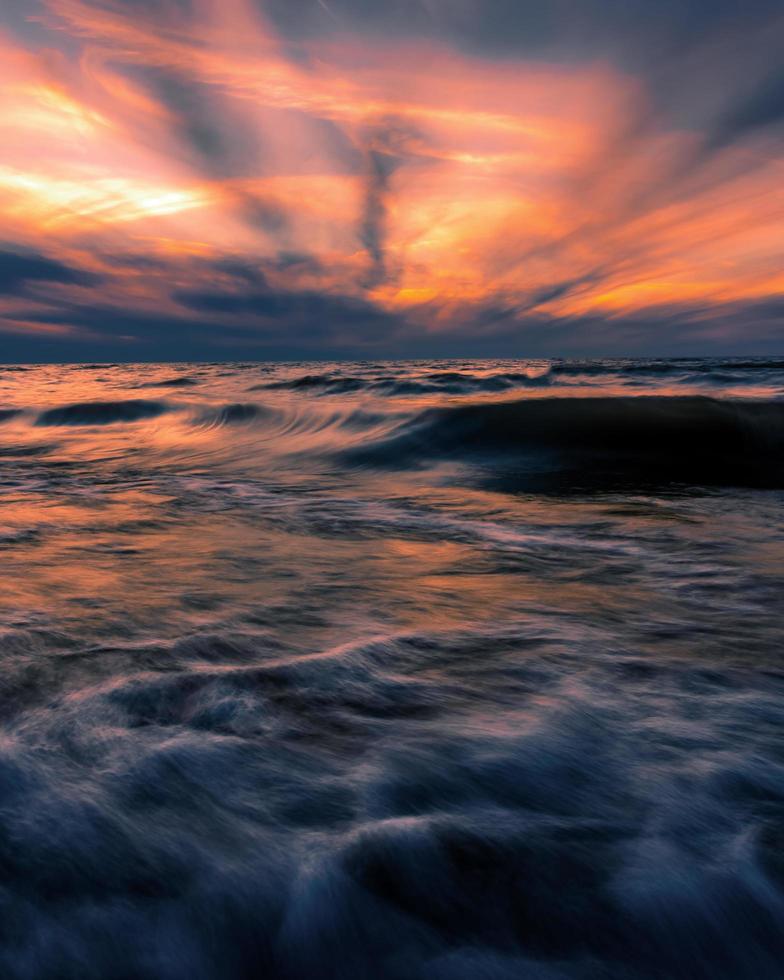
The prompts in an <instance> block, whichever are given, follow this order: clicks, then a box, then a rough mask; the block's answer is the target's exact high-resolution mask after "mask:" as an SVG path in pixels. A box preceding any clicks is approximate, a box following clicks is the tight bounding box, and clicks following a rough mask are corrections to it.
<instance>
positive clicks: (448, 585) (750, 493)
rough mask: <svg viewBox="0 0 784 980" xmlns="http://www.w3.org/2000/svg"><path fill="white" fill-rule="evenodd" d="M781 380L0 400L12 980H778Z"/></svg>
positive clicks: (0, 865)
mask: <svg viewBox="0 0 784 980" xmlns="http://www.w3.org/2000/svg"><path fill="white" fill-rule="evenodd" d="M782 488H784V361H778V362H776V361H769V360H768V361H765V360H753V359H752V360H748V361H740V360H694V361H691V360H684V361H660V360H656V361H640V360H634V361H586V362H583V363H577V362H568V361H564V362H520V361H516V362H486V361H479V362H465V363H463V362H455V361H450V362H435V361H429V362H417V363H409V362H406V363H403V362H399V363H361V364H328V365H324V364H319V365H313V364H310V365H307V364H293V365H292V364H289V365H279V366H270V365H259V364H215V365H196V364H187V365H177V366H174V367H173V366H171V365H133V366H117V365H90V366H73V367H63V366H47V367H17V368H11V367H8V368H4V369H2V370H0V490H1V491H2V493H1V494H0V559H1V563H0V584H2V589H0V657H1V658H2V661H1V670H0V712H1V713H2V718H1V721H2V731H1V732H0V869H2V874H1V875H0V975H1V976H2V977H4V978H8V980H48V978H52V980H55V978H57V980H61V978H74V980H77V978H78V980H92V978H100V980H106V978H111V980H122V978H128V980H131V978H132V980H148V978H149V980H202V978H203V980H207V978H221V980H223V978H226V980H234V978H248V980H255V978H284V980H322V978H323V980H337V978H346V980H387V978H389V980H513V978H514V980H517V978H523V980H527V978H534V980H556V978H627V977H628V978H635V980H643V978H657V980H658V978H684V980H686V978H688V980H694V978H705V980H708V978H710V980H717V978H732V980H737V978H746V977H748V978H763V980H764V978H768V977H770V978H777V977H781V976H782V975H783V973H784V966H783V965H782V964H784V856H783V855H784V851H782V844H783V843H784V697H783V695H784V667H783V665H782V659H781V658H782V638H783V637H784V627H783V626H782V612H784V589H783V588H782V586H783V585H784V548H783V547H782V545H783V543H784V525H783V522H782V514H783V512H784V511H783V508H782V503H784V494H783V493H782Z"/></svg>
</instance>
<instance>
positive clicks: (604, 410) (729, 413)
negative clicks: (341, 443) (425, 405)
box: [346, 396, 784, 486]
mask: <svg viewBox="0 0 784 980" xmlns="http://www.w3.org/2000/svg"><path fill="white" fill-rule="evenodd" d="M346 455H347V458H348V459H350V460H352V461H354V462H364V463H376V464H380V465H385V466H395V465H400V464H406V463H408V464H411V463H416V462H420V461H427V460H431V459H434V458H443V457H458V458H464V459H471V458H474V459H477V458H479V459H485V460H488V459H490V458H495V459H504V460H505V461H506V465H508V463H509V461H510V459H511V460H515V459H516V460H517V461H519V462H524V461H525V460H526V459H528V460H529V461H530V462H531V463H532V465H533V469H541V468H542V467H543V466H544V467H545V468H546V467H547V465H548V464H547V460H548V459H549V461H550V465H551V466H553V467H555V468H560V467H575V468H581V469H586V470H590V469H592V468H594V469H606V470H609V471H612V470H618V471H626V472H628V473H631V472H634V471H637V472H638V473H639V474H640V475H643V474H647V475H648V476H653V475H656V476H657V477H658V478H660V479H663V480H665V481H666V480H676V481H681V480H683V481H687V482H693V481H697V482H707V483H711V484H729V485H735V484H737V485H773V486H782V485H784V402H760V401H747V402H741V401H729V400H719V399H711V398H707V397H682V396H674V397H662V396H640V397H623V396H622V397H611V398H607V397H600V398H592V397H581V398H537V399H529V400H526V401H516V402H501V403H486V404H474V405H459V406H454V407H446V408H434V409H428V410H427V411H425V412H423V413H421V414H420V415H418V416H417V417H415V418H414V419H413V420H411V421H408V422H406V423H404V424H403V425H402V426H400V427H399V428H398V429H397V430H396V431H395V432H393V433H392V434H391V435H389V436H387V437H386V438H384V439H382V440H380V441H378V442H377V443H375V444H370V445H365V446H361V447H355V448H352V449H351V450H349V451H348V453H347V454H346Z"/></svg>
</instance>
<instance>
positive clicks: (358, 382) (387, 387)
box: [250, 371, 550, 396]
mask: <svg viewBox="0 0 784 980" xmlns="http://www.w3.org/2000/svg"><path fill="white" fill-rule="evenodd" d="M549 383H550V379H549V377H548V374H547V372H546V371H544V372H542V373H541V374H538V375H532V374H526V373H524V372H502V373H497V374H489V375H476V374H466V373H462V372H459V371H438V372H433V373H431V374H425V375H421V376H419V377H408V378H400V377H396V376H392V377H380V378H379V377H375V378H373V377H370V378H360V377H356V376H352V375H343V376H334V375H322V374H306V375H302V376H301V377H298V378H287V379H285V380H282V381H273V382H269V383H267V384H262V385H255V386H254V387H253V388H251V389H250V390H251V391H259V390H262V389H287V390H290V391H301V390H312V391H315V392H317V393H318V394H323V395H344V394H350V393H352V392H356V391H368V392H372V393H374V394H382V395H390V396H396V395H428V394H446V395H467V394H473V393H482V392H487V393H491V392H500V391H506V390H508V389H510V388H515V387H523V388H525V387H539V386H541V385H547V384H549Z"/></svg>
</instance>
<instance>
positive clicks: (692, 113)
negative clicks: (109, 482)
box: [0, 0, 784, 361]
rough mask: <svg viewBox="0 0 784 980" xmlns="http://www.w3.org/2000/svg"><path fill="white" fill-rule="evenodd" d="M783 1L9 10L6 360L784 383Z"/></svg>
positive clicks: (1, 255) (3, 205) (295, 3)
mask: <svg viewBox="0 0 784 980" xmlns="http://www.w3.org/2000/svg"><path fill="white" fill-rule="evenodd" d="M782 51H784V8H783V7H782V5H781V0H771V2H768V0H749V2H747V3H743V4H742V3H740V2H739V0H660V2H652V0H551V2H547V3H544V2H533V0H40V2H39V0H3V2H2V6H1V7H0V85H2V98H1V99H0V215H1V216H2V225H1V230H0V238H1V239H2V240H1V241H0V360H2V361H25V360H34V361H35V360H95V359H105V360H112V361H134V360H151V359H156V358H161V359H177V360H186V359H188V358H198V359H220V358H226V357H232V358H240V359H255V358H265V357H274V358H300V357H302V358H305V357H362V358H373V357H388V356H395V357H397V356H410V357H418V356H452V355H454V356H469V355H470V356H477V355H485V354H486V355H491V356H497V355H509V356H521V357H525V356H552V355H565V356H568V355H590V354H596V355H604V354H618V355H623V354H639V353H645V354H665V355H666V354H711V353H714V352H716V353H718V352H721V353H739V354H744V353H770V352H784V262H783V261H782V259H783V258H784V152H782V151H783V150H784V60H783V59H782Z"/></svg>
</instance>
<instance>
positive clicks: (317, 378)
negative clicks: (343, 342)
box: [251, 374, 367, 394]
mask: <svg viewBox="0 0 784 980" xmlns="http://www.w3.org/2000/svg"><path fill="white" fill-rule="evenodd" d="M365 387H367V380H366V379H364V378H356V377H352V376H350V375H346V376H338V377H335V376H334V375H329V374H305V375H302V376H301V377H299V378H286V379H285V380H283V381H270V382H268V383H267V384H263V385H256V386H254V388H252V389H251V391H255V390H260V389H262V388H269V389H278V388H285V389H290V390H292V391H299V390H301V389H308V388H316V389H318V388H322V389H324V390H325V391H330V392H334V393H340V394H344V393H346V392H351V391H360V390H361V389H362V388H365Z"/></svg>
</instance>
